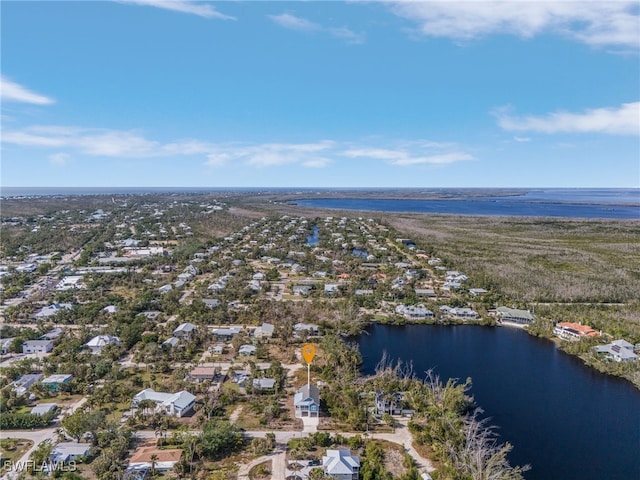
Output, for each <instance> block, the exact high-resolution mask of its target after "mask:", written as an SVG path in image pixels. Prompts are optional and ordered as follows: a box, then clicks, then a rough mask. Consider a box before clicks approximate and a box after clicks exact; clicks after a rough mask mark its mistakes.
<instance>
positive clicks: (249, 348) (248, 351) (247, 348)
mask: <svg viewBox="0 0 640 480" xmlns="http://www.w3.org/2000/svg"><path fill="white" fill-rule="evenodd" d="M255 353H256V347H254V346H253V345H242V346H241V347H240V348H239V349H238V355H244V356H246V357H248V356H250V355H255Z"/></svg>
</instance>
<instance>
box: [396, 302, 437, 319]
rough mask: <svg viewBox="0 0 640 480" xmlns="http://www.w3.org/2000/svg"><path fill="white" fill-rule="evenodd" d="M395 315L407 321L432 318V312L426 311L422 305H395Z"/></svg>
mask: <svg viewBox="0 0 640 480" xmlns="http://www.w3.org/2000/svg"><path fill="white" fill-rule="evenodd" d="M395 311H396V313H397V314H399V315H403V316H404V317H405V318H407V319H409V320H424V319H428V318H433V312H432V311H431V310H428V309H427V308H426V307H425V306H424V305H422V304H420V305H397V306H396V309H395Z"/></svg>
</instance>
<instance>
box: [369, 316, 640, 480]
mask: <svg viewBox="0 0 640 480" xmlns="http://www.w3.org/2000/svg"><path fill="white" fill-rule="evenodd" d="M368 333H369V334H368V335H367V334H363V335H361V336H360V338H359V339H358V344H359V347H360V351H361V353H362V355H363V360H364V362H363V366H362V371H363V373H364V374H371V373H373V371H374V369H375V366H376V364H377V363H378V361H379V360H380V358H381V356H382V354H383V352H384V351H386V352H387V354H388V355H389V357H390V358H392V359H398V358H401V359H402V360H403V361H404V362H409V361H412V362H413V365H414V371H415V373H416V374H419V375H423V373H424V372H425V371H427V370H429V369H434V371H435V372H436V373H438V374H439V375H440V378H441V379H442V380H443V381H446V379H448V378H459V379H461V380H462V381H464V379H466V378H467V377H471V378H472V379H473V387H472V390H471V394H472V395H473V396H474V397H475V400H476V402H477V404H478V406H479V407H481V408H482V409H483V410H484V412H485V413H484V415H486V416H488V417H490V418H491V423H492V424H493V425H496V426H497V427H499V430H498V432H499V433H500V435H501V437H500V440H501V442H507V441H508V442H509V443H511V444H512V445H513V446H514V449H513V451H512V452H511V455H510V459H511V463H512V464H514V465H523V464H530V465H531V466H532V470H531V471H529V472H527V473H526V474H525V477H526V478H527V479H528V480H554V479H558V480H573V479H580V480H603V479H607V480H617V479H619V480H629V479H632V480H633V479H640V391H638V390H637V389H635V388H634V387H633V386H632V385H631V384H630V383H629V382H627V381H625V380H622V379H619V378H615V377H610V376H607V375H603V374H600V373H598V372H597V371H595V370H593V369H591V368H589V367H586V366H585V365H583V364H582V362H581V361H580V360H579V359H577V358H575V357H572V356H569V355H567V354H565V353H563V352H561V351H560V350H558V349H557V348H556V346H555V344H553V343H552V342H550V341H548V340H545V339H538V338H535V337H532V336H530V335H528V334H527V333H526V332H524V331H521V330H519V329H516V328H507V327H502V328H492V327H478V326H437V325H435V326H427V325H408V326H403V327H394V326H386V325H373V326H371V327H370V328H369V330H368Z"/></svg>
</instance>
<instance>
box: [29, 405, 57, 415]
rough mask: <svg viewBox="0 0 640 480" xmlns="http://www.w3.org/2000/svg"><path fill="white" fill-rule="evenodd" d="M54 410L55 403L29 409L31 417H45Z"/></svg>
mask: <svg viewBox="0 0 640 480" xmlns="http://www.w3.org/2000/svg"><path fill="white" fill-rule="evenodd" d="M56 408H58V404H57V403H39V404H38V405H36V406H35V407H33V408H32V409H31V412H30V413H31V415H39V416H42V415H46V414H47V413H50V412H55V410H56Z"/></svg>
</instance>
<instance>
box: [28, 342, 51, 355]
mask: <svg viewBox="0 0 640 480" xmlns="http://www.w3.org/2000/svg"><path fill="white" fill-rule="evenodd" d="M51 350H53V340H27V341H25V342H23V343H22V353H49V352H50V351H51Z"/></svg>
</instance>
